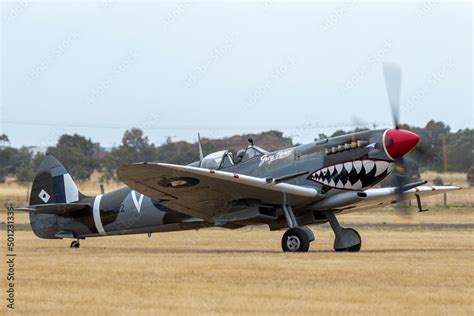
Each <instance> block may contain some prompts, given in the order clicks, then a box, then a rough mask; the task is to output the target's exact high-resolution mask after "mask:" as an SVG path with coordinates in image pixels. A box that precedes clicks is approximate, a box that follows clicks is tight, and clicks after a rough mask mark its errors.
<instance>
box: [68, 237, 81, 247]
mask: <svg viewBox="0 0 474 316" xmlns="http://www.w3.org/2000/svg"><path fill="white" fill-rule="evenodd" d="M80 246H81V244H80V242H79V239H78V240H74V241H73V242H71V246H70V248H79V247H80Z"/></svg>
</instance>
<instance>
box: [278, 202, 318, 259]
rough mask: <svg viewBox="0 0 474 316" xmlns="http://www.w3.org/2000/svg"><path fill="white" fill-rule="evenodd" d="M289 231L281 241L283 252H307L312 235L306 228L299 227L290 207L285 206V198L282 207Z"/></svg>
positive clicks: (312, 238) (312, 239)
mask: <svg viewBox="0 0 474 316" xmlns="http://www.w3.org/2000/svg"><path fill="white" fill-rule="evenodd" d="M282 208H283V212H284V213H285V218H286V222H287V223H288V227H289V229H288V230H287V231H286V232H285V234H284V235H283V237H282V239H281V248H282V249H283V251H284V252H307V251H308V250H309V244H310V243H311V242H312V241H314V234H313V232H312V231H311V229H309V228H308V227H299V226H298V222H297V221H296V218H295V214H293V210H292V208H291V206H289V205H286V196H285V197H284V204H283V206H282Z"/></svg>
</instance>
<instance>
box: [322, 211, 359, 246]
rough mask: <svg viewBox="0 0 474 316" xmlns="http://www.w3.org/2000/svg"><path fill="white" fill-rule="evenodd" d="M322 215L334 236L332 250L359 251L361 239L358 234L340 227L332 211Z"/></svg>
mask: <svg viewBox="0 0 474 316" xmlns="http://www.w3.org/2000/svg"><path fill="white" fill-rule="evenodd" d="M324 214H325V215H326V218H327V219H328V220H329V224H330V225H331V228H332V230H333V231H334V235H336V238H335V239H334V250H335V251H349V252H358V251H360V247H361V245H362V239H361V238H360V235H359V233H358V232H357V231H356V230H355V229H352V228H344V227H341V225H340V224H339V222H338V220H337V218H336V215H334V212H333V211H327V212H325V213H324Z"/></svg>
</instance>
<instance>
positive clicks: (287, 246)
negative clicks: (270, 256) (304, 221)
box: [281, 227, 310, 252]
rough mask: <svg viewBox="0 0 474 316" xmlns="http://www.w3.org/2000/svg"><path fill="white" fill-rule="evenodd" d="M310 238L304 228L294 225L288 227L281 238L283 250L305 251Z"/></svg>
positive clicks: (307, 248)
mask: <svg viewBox="0 0 474 316" xmlns="http://www.w3.org/2000/svg"><path fill="white" fill-rule="evenodd" d="M309 244H310V240H309V237H308V234H307V233H306V232H305V230H304V229H302V228H299V227H295V228H291V229H288V230H287V231H286V232H285V234H284V235H283V238H282V239H281V248H282V249H283V251H284V252H307V251H308V250H309Z"/></svg>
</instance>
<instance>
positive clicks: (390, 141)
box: [383, 128, 420, 160]
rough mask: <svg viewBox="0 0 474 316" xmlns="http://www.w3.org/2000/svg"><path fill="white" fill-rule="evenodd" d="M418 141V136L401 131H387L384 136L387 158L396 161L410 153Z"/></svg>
mask: <svg viewBox="0 0 474 316" xmlns="http://www.w3.org/2000/svg"><path fill="white" fill-rule="evenodd" d="M419 141H420V136H418V135H417V134H415V133H413V132H410V131H406V130H403V129H395V128H394V129H388V130H386V131H385V134H384V140H383V142H384V148H385V152H386V153H387V155H388V157H389V158H390V159H392V160H396V159H398V158H400V157H403V156H405V155H406V154H408V153H409V152H410V151H412V150H413V149H414V148H415V146H416V145H417V144H418V142H419Z"/></svg>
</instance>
